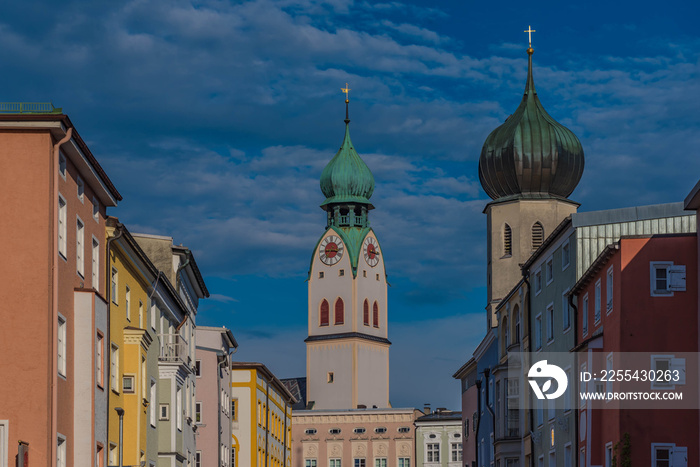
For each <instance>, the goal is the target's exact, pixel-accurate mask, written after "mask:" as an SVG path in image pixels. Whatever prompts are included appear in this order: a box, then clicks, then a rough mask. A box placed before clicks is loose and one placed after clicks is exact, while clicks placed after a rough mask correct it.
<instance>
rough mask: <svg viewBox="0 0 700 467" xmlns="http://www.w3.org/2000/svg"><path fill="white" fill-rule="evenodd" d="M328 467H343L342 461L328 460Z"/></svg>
mask: <svg viewBox="0 0 700 467" xmlns="http://www.w3.org/2000/svg"><path fill="white" fill-rule="evenodd" d="M328 467H341V465H340V459H329V460H328Z"/></svg>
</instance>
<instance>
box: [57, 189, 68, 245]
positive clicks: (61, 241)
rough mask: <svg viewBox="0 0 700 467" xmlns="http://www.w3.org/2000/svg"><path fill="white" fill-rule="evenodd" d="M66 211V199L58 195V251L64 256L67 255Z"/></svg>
mask: <svg viewBox="0 0 700 467" xmlns="http://www.w3.org/2000/svg"><path fill="white" fill-rule="evenodd" d="M67 213H68V206H67V205H66V200H65V199H63V196H61V195H60V194H59V195H58V252H59V253H60V254H61V255H62V256H63V257H64V258H67V257H68V251H67V250H68V247H67V245H68V243H67V239H68V233H67V227H68V226H67V224H66V216H67Z"/></svg>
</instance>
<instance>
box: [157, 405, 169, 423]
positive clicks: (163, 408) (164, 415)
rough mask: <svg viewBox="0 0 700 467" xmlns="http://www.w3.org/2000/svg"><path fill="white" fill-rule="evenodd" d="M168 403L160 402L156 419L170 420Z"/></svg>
mask: <svg viewBox="0 0 700 467" xmlns="http://www.w3.org/2000/svg"><path fill="white" fill-rule="evenodd" d="M169 408H170V407H169V406H168V404H160V406H159V411H158V420H162V421H168V420H170V413H169V412H170V410H169Z"/></svg>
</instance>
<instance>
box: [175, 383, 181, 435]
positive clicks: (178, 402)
mask: <svg viewBox="0 0 700 467" xmlns="http://www.w3.org/2000/svg"><path fill="white" fill-rule="evenodd" d="M175 421H176V423H177V429H178V431H182V388H181V387H180V386H178V387H177V389H176V390H175Z"/></svg>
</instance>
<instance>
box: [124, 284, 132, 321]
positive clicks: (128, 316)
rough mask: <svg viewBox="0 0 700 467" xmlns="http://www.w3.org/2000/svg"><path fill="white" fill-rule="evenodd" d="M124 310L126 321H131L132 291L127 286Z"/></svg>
mask: <svg viewBox="0 0 700 467" xmlns="http://www.w3.org/2000/svg"><path fill="white" fill-rule="evenodd" d="M124 308H125V309H126V320H127V321H131V289H130V288H129V286H128V285H127V286H126V300H124Z"/></svg>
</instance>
